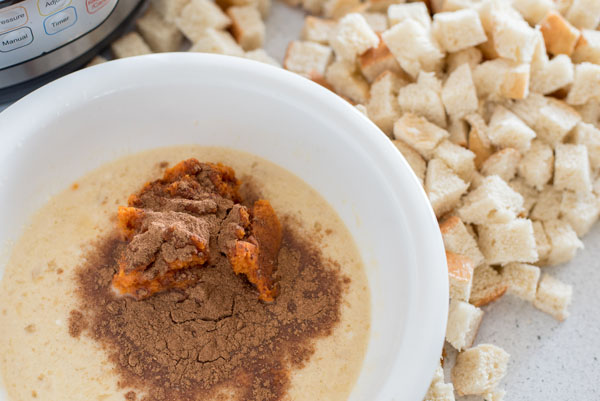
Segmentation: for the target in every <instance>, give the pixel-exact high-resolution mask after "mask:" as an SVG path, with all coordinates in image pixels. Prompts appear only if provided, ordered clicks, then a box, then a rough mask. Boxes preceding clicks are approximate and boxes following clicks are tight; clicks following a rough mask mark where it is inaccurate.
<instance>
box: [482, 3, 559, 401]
mask: <svg viewBox="0 0 600 401" xmlns="http://www.w3.org/2000/svg"><path fill="white" fill-rule="evenodd" d="M512 5H513V7H514V8H515V9H516V10H517V11H518V12H519V13H521V15H522V16H523V18H525V21H527V22H529V24H530V25H532V26H535V25H537V23H538V22H540V21H541V20H543V19H544V17H545V16H546V15H547V14H548V12H549V11H551V10H552V9H554V3H553V2H552V0H514V1H513V2H512ZM488 401H489V400H488Z"/></svg>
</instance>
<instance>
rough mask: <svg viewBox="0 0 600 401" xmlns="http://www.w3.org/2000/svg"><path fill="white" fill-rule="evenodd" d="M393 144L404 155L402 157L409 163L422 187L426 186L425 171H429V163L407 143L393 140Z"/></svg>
mask: <svg viewBox="0 0 600 401" xmlns="http://www.w3.org/2000/svg"><path fill="white" fill-rule="evenodd" d="M392 143H393V144H394V145H395V146H396V148H397V149H398V150H399V151H400V153H402V156H404V158H405V159H406V161H407V162H408V165H409V166H410V168H411V169H412V171H413V172H414V173H415V175H416V176H417V178H418V179H419V181H420V182H421V185H424V182H425V171H426V170H427V163H426V162H425V160H424V159H423V158H422V157H421V155H420V154H419V152H417V151H416V150H414V149H413V148H411V147H410V146H408V145H407V144H406V143H404V142H402V141H400V140H397V139H395V140H393V141H392Z"/></svg>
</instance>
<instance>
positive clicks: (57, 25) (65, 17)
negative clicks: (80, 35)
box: [44, 7, 77, 35]
mask: <svg viewBox="0 0 600 401" xmlns="http://www.w3.org/2000/svg"><path fill="white" fill-rule="evenodd" d="M75 22H77V11H75V7H67V8H65V9H64V10H62V11H59V12H57V13H55V14H52V15H51V16H49V17H47V18H46V19H45V20H44V30H45V31H46V34H48V35H54V34H55V33H58V32H60V31H64V30H65V29H67V28H69V27H71V26H73V25H74V24H75Z"/></svg>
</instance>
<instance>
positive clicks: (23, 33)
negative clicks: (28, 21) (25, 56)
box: [0, 27, 33, 53]
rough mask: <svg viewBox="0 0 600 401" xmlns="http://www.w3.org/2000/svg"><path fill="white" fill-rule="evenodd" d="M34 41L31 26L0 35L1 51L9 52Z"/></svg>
mask: <svg viewBox="0 0 600 401" xmlns="http://www.w3.org/2000/svg"><path fill="white" fill-rule="evenodd" d="M31 42H33V32H31V28H28V27H23V28H19V29H15V30H14V31H10V32H6V33H3V34H2V35H0V52H2V53H7V52H10V51H13V50H16V49H18V48H21V47H23V46H27V45H28V44H30V43H31Z"/></svg>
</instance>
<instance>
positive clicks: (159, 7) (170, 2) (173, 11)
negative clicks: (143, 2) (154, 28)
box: [150, 0, 190, 23]
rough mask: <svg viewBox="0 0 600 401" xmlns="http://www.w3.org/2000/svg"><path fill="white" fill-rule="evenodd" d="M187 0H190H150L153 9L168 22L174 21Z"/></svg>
mask: <svg viewBox="0 0 600 401" xmlns="http://www.w3.org/2000/svg"><path fill="white" fill-rule="evenodd" d="M189 2H190V0H150V3H151V4H152V6H153V7H154V9H155V10H156V11H158V13H159V14H160V15H162V16H163V18H164V19H165V20H166V21H167V22H170V23H175V19H176V18H177V17H179V15H180V14H181V10H183V7H185V6H186V5H187V4H188V3H189Z"/></svg>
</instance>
